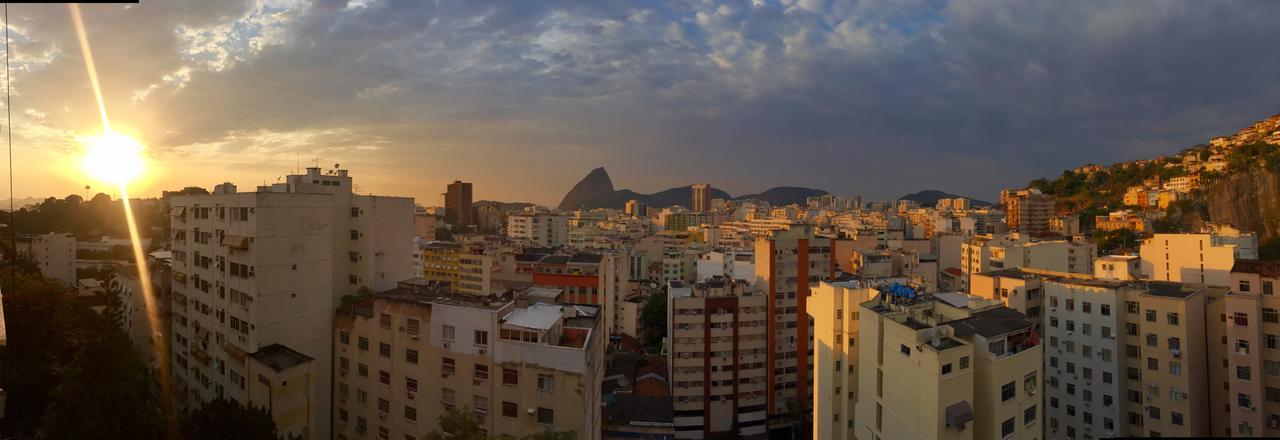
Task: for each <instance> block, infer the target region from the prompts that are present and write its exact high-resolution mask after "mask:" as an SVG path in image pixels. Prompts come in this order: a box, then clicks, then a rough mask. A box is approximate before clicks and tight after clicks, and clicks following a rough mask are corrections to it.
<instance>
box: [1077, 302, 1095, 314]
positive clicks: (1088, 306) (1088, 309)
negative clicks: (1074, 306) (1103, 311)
mask: <svg viewBox="0 0 1280 440" xmlns="http://www.w3.org/2000/svg"><path fill="white" fill-rule="evenodd" d="M1080 305H1081V310H1082V311H1084V312H1085V313H1093V304H1092V303H1090V302H1088V301H1085V302H1083V303H1081V304H1080Z"/></svg>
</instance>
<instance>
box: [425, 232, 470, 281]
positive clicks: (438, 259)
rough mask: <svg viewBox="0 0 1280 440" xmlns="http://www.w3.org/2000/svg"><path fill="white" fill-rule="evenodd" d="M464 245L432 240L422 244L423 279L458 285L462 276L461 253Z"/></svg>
mask: <svg viewBox="0 0 1280 440" xmlns="http://www.w3.org/2000/svg"><path fill="white" fill-rule="evenodd" d="M461 253H462V245H460V244H458V243H454V242H452V241H431V242H427V244H425V245H423V246H422V279H424V280H427V281H437V282H444V283H449V285H451V286H457V285H458V284H459V281H460V280H461V277H462V265H461V263H460V262H459V254H461Z"/></svg>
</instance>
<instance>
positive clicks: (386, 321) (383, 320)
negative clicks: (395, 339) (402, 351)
mask: <svg viewBox="0 0 1280 440" xmlns="http://www.w3.org/2000/svg"><path fill="white" fill-rule="evenodd" d="M378 326H379V327H382V328H383V329H384V330H385V329H390V328H391V315H390V314H387V313H383V314H381V315H379V316H378Z"/></svg>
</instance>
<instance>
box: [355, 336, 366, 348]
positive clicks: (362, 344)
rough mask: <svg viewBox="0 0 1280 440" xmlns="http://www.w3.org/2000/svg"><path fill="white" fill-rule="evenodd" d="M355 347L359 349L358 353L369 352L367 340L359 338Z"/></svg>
mask: <svg viewBox="0 0 1280 440" xmlns="http://www.w3.org/2000/svg"><path fill="white" fill-rule="evenodd" d="M357 345H358V346H359V347H360V351H369V338H366V337H364V336H361V337H360V340H359V342H357Z"/></svg>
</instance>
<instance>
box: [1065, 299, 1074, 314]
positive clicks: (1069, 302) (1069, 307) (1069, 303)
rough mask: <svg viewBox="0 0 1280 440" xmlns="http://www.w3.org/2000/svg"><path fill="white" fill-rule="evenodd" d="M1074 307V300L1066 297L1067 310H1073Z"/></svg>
mask: <svg viewBox="0 0 1280 440" xmlns="http://www.w3.org/2000/svg"><path fill="white" fill-rule="evenodd" d="M1075 309H1076V300H1074V299H1071V298H1067V310H1072V311H1074V310H1075Z"/></svg>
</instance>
